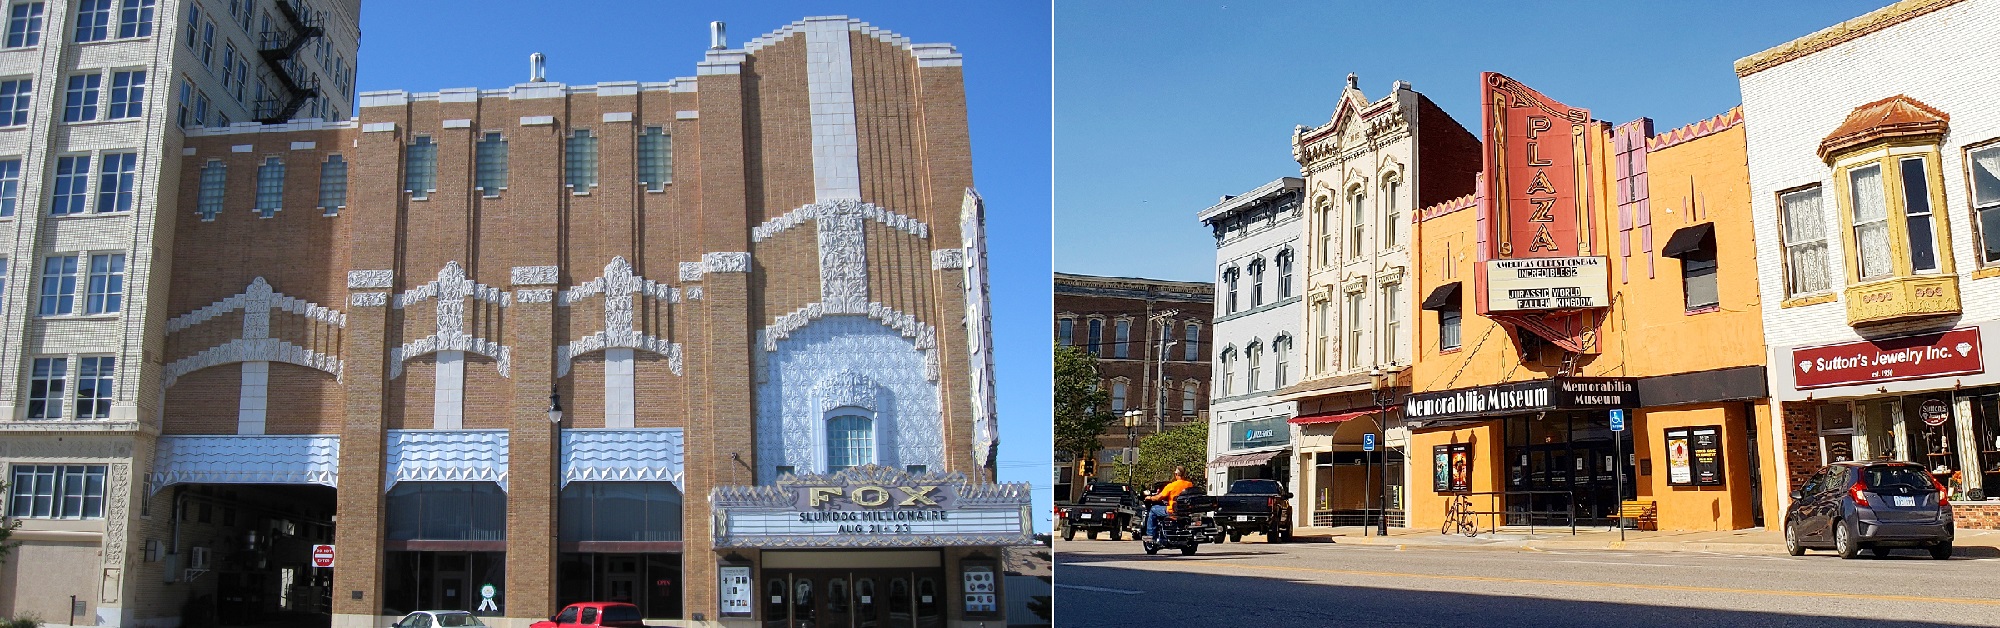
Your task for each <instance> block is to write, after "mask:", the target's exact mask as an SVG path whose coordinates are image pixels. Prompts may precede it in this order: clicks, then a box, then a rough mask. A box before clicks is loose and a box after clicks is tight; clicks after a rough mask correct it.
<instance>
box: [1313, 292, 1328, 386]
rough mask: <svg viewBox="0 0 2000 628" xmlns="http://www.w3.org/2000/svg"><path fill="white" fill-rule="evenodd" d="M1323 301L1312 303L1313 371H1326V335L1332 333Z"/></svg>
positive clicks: (1325, 303)
mask: <svg viewBox="0 0 2000 628" xmlns="http://www.w3.org/2000/svg"><path fill="white" fill-rule="evenodd" d="M1328 309H1330V308H1328V307H1327V302H1325V301H1315V302H1314V303H1313V372H1314V373H1322V374H1323V373H1326V355H1327V351H1328V348H1327V345H1326V343H1327V337H1328V336H1330V335H1332V334H1333V327H1332V323H1333V321H1331V320H1329V319H1328V315H1327V313H1326V311H1327V310H1328Z"/></svg>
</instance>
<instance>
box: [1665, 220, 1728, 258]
mask: <svg viewBox="0 0 2000 628" xmlns="http://www.w3.org/2000/svg"><path fill="white" fill-rule="evenodd" d="M1714 234H1715V223H1712V222H1704V223H1701V224H1698V225H1695V226H1692V227H1681V228H1680V230H1678V231H1675V232H1674V236H1673V237H1671V238H1667V245H1666V246H1664V247H1660V255H1662V256H1666V257H1680V256H1682V255H1687V254H1689V253H1693V252H1695V251H1699V250H1702V248H1703V247H1704V245H1710V246H1712V245H1713V244H1714V242H1715V235H1714Z"/></svg>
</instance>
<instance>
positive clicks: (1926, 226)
mask: <svg viewBox="0 0 2000 628" xmlns="http://www.w3.org/2000/svg"><path fill="white" fill-rule="evenodd" d="M1897 165H1898V167H1899V169H1900V170H1901V171H1902V175H1903V219H1904V224H1905V225H1907V226H1908V227H1909V232H1908V233H1907V234H1906V235H1907V236H1908V237H1909V240H1910V270H1911V271H1912V272H1919V273H1934V272H1937V270H1938V259H1937V236H1936V233H1935V232H1934V230H1933V229H1932V223H1931V179H1930V177H1929V176H1927V175H1926V174H1925V172H1924V158H1922V157H1906V158H1904V159H1901V160H1899V161H1898V164H1897Z"/></svg>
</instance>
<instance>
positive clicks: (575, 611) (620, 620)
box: [528, 602, 646, 628]
mask: <svg viewBox="0 0 2000 628" xmlns="http://www.w3.org/2000/svg"><path fill="white" fill-rule="evenodd" d="M639 618H640V615H639V607H637V606H633V605H631V604H626V603H624V602H578V603H576V604H571V605H569V606H565V607H563V609H562V612H560V613H556V616H555V617H550V618H549V620H548V621H538V622H535V623H533V624H529V626H528V628H585V627H594V626H601V627H603V628H646V623H645V622H643V621H640V620H639Z"/></svg>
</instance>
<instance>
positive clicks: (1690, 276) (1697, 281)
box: [1680, 242, 1721, 310]
mask: <svg viewBox="0 0 2000 628" xmlns="http://www.w3.org/2000/svg"><path fill="white" fill-rule="evenodd" d="M1680 257H1681V293H1682V295H1683V296H1684V297H1685V298H1686V308H1687V309H1689V310H1697V309H1701V308H1705V307H1714V306H1715V305H1716V304H1718V303H1720V302H1721V299H1720V295H1718V294H1717V293H1716V285H1715V244H1714V243H1713V242H1710V243H1708V245H1707V246H1704V247H1702V248H1699V249H1696V250H1693V251H1689V252H1687V253H1686V254H1684V255H1681V256H1680Z"/></svg>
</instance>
